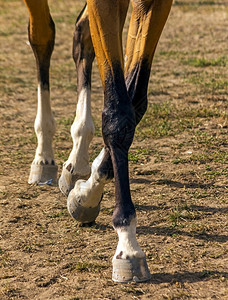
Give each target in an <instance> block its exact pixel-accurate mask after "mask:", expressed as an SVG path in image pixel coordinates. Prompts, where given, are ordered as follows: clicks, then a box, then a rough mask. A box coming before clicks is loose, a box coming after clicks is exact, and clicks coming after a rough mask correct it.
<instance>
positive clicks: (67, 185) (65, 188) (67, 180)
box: [59, 167, 89, 196]
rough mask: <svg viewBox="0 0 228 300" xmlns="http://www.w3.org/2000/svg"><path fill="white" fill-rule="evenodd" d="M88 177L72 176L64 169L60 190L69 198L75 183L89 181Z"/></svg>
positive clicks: (60, 179)
mask: <svg viewBox="0 0 228 300" xmlns="http://www.w3.org/2000/svg"><path fill="white" fill-rule="evenodd" d="M88 178H89V174H88V175H84V176H80V175H77V174H76V175H74V174H71V172H69V171H68V170H67V169H66V168H64V167H63V170H62V174H61V176H60V178H59V189H60V191H61V192H62V193H63V194H64V195H65V196H68V195H69V193H70V191H71V190H72V189H73V187H74V185H75V182H76V181H77V180H79V179H88Z"/></svg>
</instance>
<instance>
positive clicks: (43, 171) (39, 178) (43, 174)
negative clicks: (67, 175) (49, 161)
mask: <svg viewBox="0 0 228 300" xmlns="http://www.w3.org/2000/svg"><path fill="white" fill-rule="evenodd" d="M57 173H58V167H57V166H56V165H38V164H37V165H36V164H32V165H31V170H30V175H29V180H28V183H29V184H33V183H38V184H48V185H56V184H57Z"/></svg>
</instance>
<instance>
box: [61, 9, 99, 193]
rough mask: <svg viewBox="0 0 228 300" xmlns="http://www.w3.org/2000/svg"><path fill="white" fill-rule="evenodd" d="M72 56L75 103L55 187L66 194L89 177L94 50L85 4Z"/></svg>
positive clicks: (78, 24) (76, 31)
mask: <svg viewBox="0 0 228 300" xmlns="http://www.w3.org/2000/svg"><path fill="white" fill-rule="evenodd" d="M73 58H74V62H75V66H76V70H77V89H78V103H77V109H76V116H75V119H74V122H73V124H72V126H71V136H72V140H73V148H72V151H71V153H70V155H69V158H68V159H67V161H66V162H65V163H64V164H63V170H62V174H61V177H60V179H59V188H60V190H61V191H62V192H63V194H65V195H68V194H69V192H70V190H71V189H72V188H73V187H74V185H75V182H76V181H77V180H78V179H88V177H89V176H90V172H91V169H90V165H89V154H88V149H89V145H90V142H91V140H92V138H93V135H94V124H93V120H92V116H91V71H92V63H93V60H94V49H93V45H92V41H91V37H90V29H89V20H88V12H87V7H86V6H85V7H84V9H83V11H82V12H81V14H80V15H79V17H78V19H77V22H76V25H75V32H74V37H73Z"/></svg>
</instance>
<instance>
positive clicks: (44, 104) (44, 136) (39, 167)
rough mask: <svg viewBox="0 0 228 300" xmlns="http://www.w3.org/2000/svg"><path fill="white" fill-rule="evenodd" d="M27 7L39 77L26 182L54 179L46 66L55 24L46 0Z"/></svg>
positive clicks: (31, 42)
mask: <svg viewBox="0 0 228 300" xmlns="http://www.w3.org/2000/svg"><path fill="white" fill-rule="evenodd" d="M24 1H25V4H26V5H27V7H28V10H29V17H30V18H29V27H28V36H29V42H30V45H31V47H32V50H33V52H34V55H35V58H36V65H37V78H38V105H37V115H36V119H35V124H34V129H35V132H36V136H37V141H38V146H37V149H36V154H35V158H34V160H33V162H32V165H31V171H30V176H29V180H28V182H29V183H39V182H46V181H48V180H51V181H52V183H56V182H57V170H58V168H57V166H56V165H55V161H54V154H53V148H52V140H53V136H54V133H55V120H54V117H53V114H52V111H51V103H50V90H49V67H50V59H51V54H52V51H53V48H54V41H55V25H54V22H53V20H52V18H51V15H50V12H49V7H48V3H47V1H46V0H41V1H32V0H24Z"/></svg>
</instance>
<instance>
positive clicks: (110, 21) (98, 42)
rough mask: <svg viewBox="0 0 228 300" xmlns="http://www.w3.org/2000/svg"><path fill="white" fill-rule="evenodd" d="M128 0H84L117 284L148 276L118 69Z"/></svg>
mask: <svg viewBox="0 0 228 300" xmlns="http://www.w3.org/2000/svg"><path fill="white" fill-rule="evenodd" d="M127 2H128V1H122V0H120V1H112V0H109V1H106V2H105V3H103V2H102V3H101V2H100V1H99V0H89V1H88V9H89V20H90V26H91V34H92V40H93V44H94V48H95V53H96V56H97V60H98V66H99V70H100V74H101V79H102V82H103V87H104V110H103V114H102V132H103V138H104V142H105V145H106V147H107V149H108V150H109V153H110V155H111V160H112V165H113V171H114V178H115V201H116V204H115V208H114V213H113V226H114V228H115V230H116V231H117V233H118V237H119V242H118V246H117V251H116V254H115V256H114V258H113V280H115V281H118V282H128V281H133V280H137V281H145V280H148V279H149V278H150V273H149V270H148V267H147V263H146V259H145V254H144V253H143V251H142V250H141V248H140V246H139V245H138V242H137V239H136V212H135V208H134V205H133V203H132V199H131V193H130V186H129V174H128V151H129V147H130V146H131V144H132V141H133V137H134V132H135V126H136V120H135V113H134V109H133V106H132V103H131V99H130V97H129V95H128V92H127V88H126V84H125V78H124V70H123V69H124V63H123V53H122V28H123V24H124V21H125V17H126V11H127V8H128V3H127Z"/></svg>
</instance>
